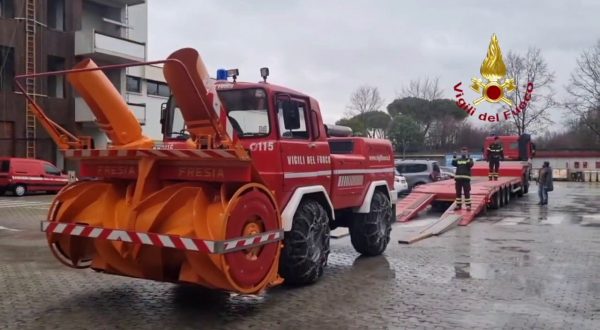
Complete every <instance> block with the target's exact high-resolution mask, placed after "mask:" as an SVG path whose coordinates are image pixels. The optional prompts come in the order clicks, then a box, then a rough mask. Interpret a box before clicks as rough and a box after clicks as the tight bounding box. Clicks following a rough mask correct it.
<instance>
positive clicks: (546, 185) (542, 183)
mask: <svg viewBox="0 0 600 330" xmlns="http://www.w3.org/2000/svg"><path fill="white" fill-rule="evenodd" d="M552 181H553V178H552V167H550V162H548V161H545V162H544V165H543V166H542V168H541V169H540V172H539V174H538V180H537V184H538V196H539V197H540V201H539V203H538V204H537V205H548V192H549V191H552V190H554V183H553V182H552Z"/></svg>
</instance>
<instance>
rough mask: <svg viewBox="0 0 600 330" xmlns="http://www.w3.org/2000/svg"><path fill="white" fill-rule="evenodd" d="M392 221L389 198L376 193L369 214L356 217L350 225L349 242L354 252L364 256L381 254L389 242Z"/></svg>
mask: <svg viewBox="0 0 600 330" xmlns="http://www.w3.org/2000/svg"><path fill="white" fill-rule="evenodd" d="M393 220H394V218H393V216H392V207H391V204H390V200H389V198H388V197H387V196H386V195H385V194H384V193H382V192H381V191H376V192H375V194H373V199H372V200H371V212H369V213H367V214H360V215H357V216H356V217H355V219H354V220H353V221H352V223H351V224H350V241H351V242H352V246H353V247H354V249H355V250H356V252H358V253H360V254H363V255H366V256H376V255H380V254H382V253H383V251H385V248H386V247H387V245H388V243H389V241H390V232H391V231H392V222H393Z"/></svg>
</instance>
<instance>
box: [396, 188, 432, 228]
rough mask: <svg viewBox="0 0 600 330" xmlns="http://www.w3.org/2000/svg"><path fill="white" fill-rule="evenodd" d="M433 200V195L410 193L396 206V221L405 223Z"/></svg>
mask: <svg viewBox="0 0 600 330" xmlns="http://www.w3.org/2000/svg"><path fill="white" fill-rule="evenodd" d="M434 199H435V194H428V193H422V192H412V193H410V194H408V196H406V197H405V198H403V199H402V200H401V201H399V202H398V203H397V204H396V221H398V222H406V221H409V220H411V219H412V218H414V217H416V216H417V215H418V214H419V212H421V211H423V210H424V209H425V208H426V207H427V206H429V205H430V204H431V202H432V201H433V200H434Z"/></svg>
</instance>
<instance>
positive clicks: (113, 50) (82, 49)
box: [75, 30, 146, 63]
mask: <svg viewBox="0 0 600 330" xmlns="http://www.w3.org/2000/svg"><path fill="white" fill-rule="evenodd" d="M75 55H78V56H86V57H91V58H92V59H95V60H100V61H103V62H108V63H127V62H134V61H144V59H145V58H146V45H145V44H143V43H139V42H135V41H131V40H127V39H123V38H118V37H113V36H109V35H106V34H103V33H100V32H98V31H95V30H91V31H77V32H75Z"/></svg>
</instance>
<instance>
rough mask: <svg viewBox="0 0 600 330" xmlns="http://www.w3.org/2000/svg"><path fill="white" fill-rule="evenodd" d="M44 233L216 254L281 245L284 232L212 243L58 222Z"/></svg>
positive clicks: (43, 224) (44, 224) (44, 223)
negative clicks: (267, 245)
mask: <svg viewBox="0 0 600 330" xmlns="http://www.w3.org/2000/svg"><path fill="white" fill-rule="evenodd" d="M41 230H42V231H43V232H46V233H53V234H61V235H71V236H79V237H88V238H95V239H104V240H108V241H121V242H126V243H135V244H142V245H152V246H158V247H163V248H172V249H178V250H184V251H197V252H205V253H215V254H222V253H229V252H234V251H238V250H245V249H249V248H253V247H257V246H261V245H265V244H269V243H273V242H277V241H280V240H282V239H283V229H280V230H272V231H267V232H264V233H260V234H256V235H251V236H246V237H238V238H232V239H228V240H223V241H211V240H205V239H199V238H191V237H181V236H177V235H164V234H156V233H140V232H133V231H127V230H122V229H108V228H100V227H92V226H87V225H82V224H76V223H64V222H55V221H42V222H41Z"/></svg>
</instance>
